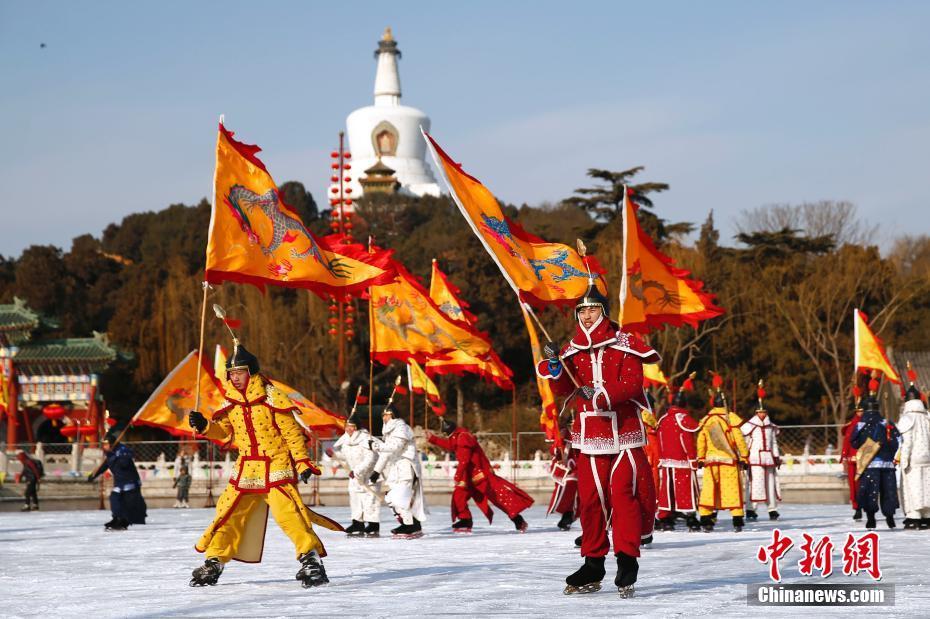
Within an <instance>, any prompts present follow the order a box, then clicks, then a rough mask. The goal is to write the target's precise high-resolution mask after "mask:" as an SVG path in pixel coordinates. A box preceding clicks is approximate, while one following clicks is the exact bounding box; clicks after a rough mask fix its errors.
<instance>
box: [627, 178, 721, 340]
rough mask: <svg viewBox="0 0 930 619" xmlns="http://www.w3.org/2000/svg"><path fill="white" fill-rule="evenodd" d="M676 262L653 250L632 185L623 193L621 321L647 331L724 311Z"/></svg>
mask: <svg viewBox="0 0 930 619" xmlns="http://www.w3.org/2000/svg"><path fill="white" fill-rule="evenodd" d="M689 275H690V273H689V272H688V271H685V270H683V269H679V268H677V267H676V266H675V263H674V262H673V261H672V259H671V258H669V257H668V256H666V255H665V254H663V253H661V252H660V251H659V250H658V249H656V246H655V244H654V243H653V242H652V239H651V238H649V235H648V234H646V233H645V232H644V231H643V229H642V228H641V227H640V225H639V220H638V219H637V217H636V207H635V205H634V204H633V202H632V201H631V200H630V190H629V189H628V190H626V192H625V194H624V196H623V274H622V278H621V282H620V316H619V322H620V325H621V326H622V327H623V328H624V329H626V330H628V331H638V332H641V333H648V332H649V331H651V330H653V329H657V328H659V329H661V328H663V326H664V325H666V324H669V325H672V326H676V327H677V326H682V325H685V324H687V325H690V326H692V327H696V326H697V324H698V323H699V322H700V321H702V320H707V319H708V318H714V317H716V316H720V315H721V314H723V311H724V310H723V309H721V308H719V307H717V306H715V305H714V303H713V300H714V299H713V295H711V294H709V293H707V292H704V291H702V288H703V286H704V283H703V282H700V281H698V280H695V279H692V278H690V277H688V276H689Z"/></svg>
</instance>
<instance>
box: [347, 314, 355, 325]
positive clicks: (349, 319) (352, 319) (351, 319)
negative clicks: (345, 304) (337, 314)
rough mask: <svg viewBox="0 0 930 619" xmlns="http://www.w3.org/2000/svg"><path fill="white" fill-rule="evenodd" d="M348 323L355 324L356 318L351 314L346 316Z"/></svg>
mask: <svg viewBox="0 0 930 619" xmlns="http://www.w3.org/2000/svg"><path fill="white" fill-rule="evenodd" d="M346 324H347V325H354V324H355V319H354V318H352V317H351V316H347V317H346Z"/></svg>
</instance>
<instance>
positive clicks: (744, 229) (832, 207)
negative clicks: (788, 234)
mask: <svg viewBox="0 0 930 619" xmlns="http://www.w3.org/2000/svg"><path fill="white" fill-rule="evenodd" d="M736 229H737V231H738V232H740V233H742V234H752V233H753V232H777V231H779V230H784V229H788V230H797V231H799V232H803V233H804V236H807V237H825V236H830V237H832V238H833V241H834V243H836V245H837V246H838V247H839V246H842V245H846V244H847V243H848V244H852V245H869V244H871V243H874V241H875V235H876V233H877V226H872V225H868V224H865V223H863V222H862V220H861V219H859V215H858V209H857V208H856V205H855V204H853V203H852V202H845V201H839V202H835V201H832V200H822V201H820V202H803V203H801V204H770V205H767V206H760V207H758V208H754V209H747V210H744V211H742V212H741V213H740V214H739V215H738V216H737V219H736Z"/></svg>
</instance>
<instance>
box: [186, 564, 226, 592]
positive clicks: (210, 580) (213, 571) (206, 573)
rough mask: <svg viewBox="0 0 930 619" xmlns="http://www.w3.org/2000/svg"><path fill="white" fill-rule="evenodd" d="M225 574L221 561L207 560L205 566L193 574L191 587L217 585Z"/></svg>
mask: <svg viewBox="0 0 930 619" xmlns="http://www.w3.org/2000/svg"><path fill="white" fill-rule="evenodd" d="M222 573H223V564H222V563H220V560H219V559H207V560H206V561H204V563H203V565H201V566H200V567H198V568H196V569H195V570H194V571H193V572H191V582H190V586H191V587H204V586H207V585H215V584H216V581H218V580H219V579H220V574H222Z"/></svg>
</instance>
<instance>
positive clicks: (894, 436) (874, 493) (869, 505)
mask: <svg viewBox="0 0 930 619" xmlns="http://www.w3.org/2000/svg"><path fill="white" fill-rule="evenodd" d="M863 408H864V409H865V412H864V413H863V414H862V419H861V420H860V421H859V423H858V424H856V428H855V430H853V433H852V437H851V439H850V443H851V444H852V446H853V447H855V448H856V449H860V448H861V447H862V445H863V444H864V443H865V442H866V439H869V438H871V439H872V440H873V441H875V442H876V443H879V444H880V445H881V448H880V449H879V450H878V453H877V454H876V455H875V457H874V458H873V459H872V461H871V462H869V464H868V467H867V468H866V469H865V471H863V473H862V476H861V477H860V478H859V490H858V492H857V493H856V498H857V500H858V501H859V506H860V507H861V508H862V509H863V510H864V511H865V513H866V515H867V516H868V520H869V523H871V525H872V527H874V526H875V524H874V523H875V520H874V519H875V513H876V512H877V511H879V508H881V512H882V515H884V516H885V518H886V519H887V520H888V526H889V527H893V526H894V513H895V510H897V509H898V484H897V481H896V480H895V464H894V458H895V454H897V452H898V441H899V439H900V437H901V434H900V433H899V432H898V429H897V428H896V427H895V425H894V424H893V423H892V422H890V421H888V420H887V419H885V418H884V417H882V414H881V411H880V410H879V407H878V402H877V401H876V400H875V399H874V398H867V399H866V400H864V401H863ZM866 526H868V524H867V525H866Z"/></svg>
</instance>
